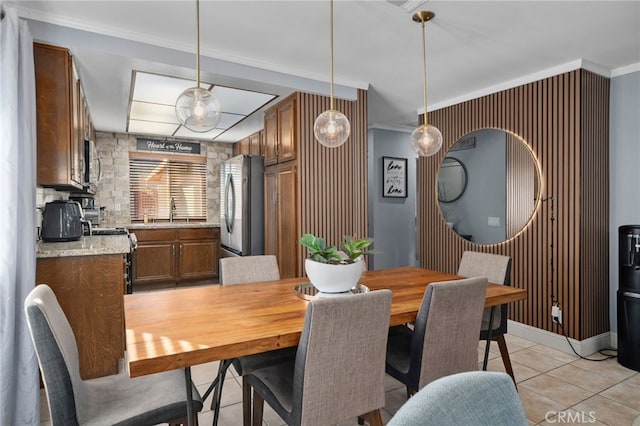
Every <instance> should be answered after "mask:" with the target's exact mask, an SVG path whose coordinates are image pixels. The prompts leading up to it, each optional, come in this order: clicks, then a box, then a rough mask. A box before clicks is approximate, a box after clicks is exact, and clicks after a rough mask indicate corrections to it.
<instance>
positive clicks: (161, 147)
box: [137, 138, 200, 154]
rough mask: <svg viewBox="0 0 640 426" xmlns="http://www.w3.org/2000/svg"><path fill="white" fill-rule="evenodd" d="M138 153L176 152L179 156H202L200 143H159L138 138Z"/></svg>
mask: <svg viewBox="0 0 640 426" xmlns="http://www.w3.org/2000/svg"><path fill="white" fill-rule="evenodd" d="M137 142H138V144H137V148H138V151H160V152H175V153H177V154H200V143H199V142H178V141H159V140H155V139H144V138H138V140H137Z"/></svg>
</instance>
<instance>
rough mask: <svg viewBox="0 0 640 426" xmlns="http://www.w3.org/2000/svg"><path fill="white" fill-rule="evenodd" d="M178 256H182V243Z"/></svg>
mask: <svg viewBox="0 0 640 426" xmlns="http://www.w3.org/2000/svg"><path fill="white" fill-rule="evenodd" d="M180 256H182V244H180Z"/></svg>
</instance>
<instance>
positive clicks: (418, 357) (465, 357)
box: [409, 277, 487, 390]
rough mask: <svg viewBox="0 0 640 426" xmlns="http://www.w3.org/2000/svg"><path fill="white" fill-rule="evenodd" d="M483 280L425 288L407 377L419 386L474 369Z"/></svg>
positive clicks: (484, 290) (484, 287) (475, 368)
mask: <svg viewBox="0 0 640 426" xmlns="http://www.w3.org/2000/svg"><path fill="white" fill-rule="evenodd" d="M486 289H487V279H486V278H483V277H474V278H465V279H461V280H455V281H445V282H441V283H433V284H430V285H429V286H428V287H427V290H426V291H425V294H424V297H423V299H422V304H421V306H420V310H419V311H418V316H417V318H416V322H415V325H414V332H413V336H412V339H411V355H410V356H411V359H410V370H413V371H410V372H409V377H411V378H412V379H411V380H412V381H413V382H414V383H411V387H412V388H413V389H416V390H418V389H421V388H422V387H424V386H425V385H426V384H427V383H430V382H432V381H434V380H436V379H439V378H440V377H444V376H448V375H450V374H455V373H460V372H464V371H473V370H477V369H478V335H479V333H480V319H481V318H482V312H483V309H484V301H485V294H486Z"/></svg>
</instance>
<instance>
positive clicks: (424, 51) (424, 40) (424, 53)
mask: <svg viewBox="0 0 640 426" xmlns="http://www.w3.org/2000/svg"><path fill="white" fill-rule="evenodd" d="M424 24H425V21H424V20H423V21H422V63H423V65H424V67H423V69H424V72H423V74H422V78H423V83H424V84H423V87H424V93H423V95H424V125H425V126H426V125H427V35H426V34H427V31H426V29H425V27H424Z"/></svg>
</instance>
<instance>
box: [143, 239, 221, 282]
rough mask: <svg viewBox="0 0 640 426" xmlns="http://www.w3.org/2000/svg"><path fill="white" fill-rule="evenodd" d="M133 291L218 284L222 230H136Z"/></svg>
mask: <svg viewBox="0 0 640 426" xmlns="http://www.w3.org/2000/svg"><path fill="white" fill-rule="evenodd" d="M132 232H134V233H135V234H136V238H137V239H138V248H137V250H136V251H135V253H134V268H133V271H134V272H133V291H134V292H135V291H137V290H141V289H145V288H146V289H150V288H173V287H176V286H181V285H188V284H193V283H196V282H199V281H208V282H216V281H217V278H218V256H219V246H220V228H197V227H194V228H163V229H133V230H132Z"/></svg>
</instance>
